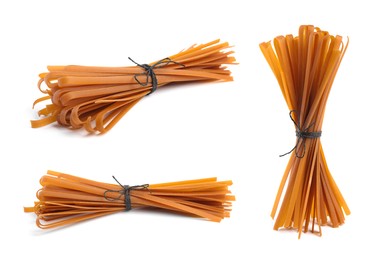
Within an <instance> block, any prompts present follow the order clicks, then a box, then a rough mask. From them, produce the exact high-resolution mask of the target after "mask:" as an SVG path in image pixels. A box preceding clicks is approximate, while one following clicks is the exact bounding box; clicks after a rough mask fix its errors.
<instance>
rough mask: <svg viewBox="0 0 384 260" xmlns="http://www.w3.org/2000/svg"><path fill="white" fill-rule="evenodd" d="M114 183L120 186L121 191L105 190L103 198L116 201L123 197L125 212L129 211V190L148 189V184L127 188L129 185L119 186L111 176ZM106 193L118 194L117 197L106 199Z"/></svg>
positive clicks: (107, 198) (130, 206)
mask: <svg viewBox="0 0 384 260" xmlns="http://www.w3.org/2000/svg"><path fill="white" fill-rule="evenodd" d="M112 177H113V178H114V179H115V181H116V182H117V183H118V184H119V185H120V186H121V188H122V190H106V191H104V198H105V199H106V200H108V201H116V200H119V199H120V198H121V196H123V195H124V203H125V210H127V211H128V210H131V209H132V205H131V190H143V189H148V187H149V184H143V185H135V186H129V185H121V183H120V182H119V181H118V180H117V179H116V178H115V176H112ZM108 193H118V194H119V196H118V197H108Z"/></svg>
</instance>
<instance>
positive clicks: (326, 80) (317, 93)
mask: <svg viewBox="0 0 384 260" xmlns="http://www.w3.org/2000/svg"><path fill="white" fill-rule="evenodd" d="M347 46H348V41H347V43H346V45H344V43H343V41H342V37H341V36H332V35H330V34H329V33H328V32H326V31H322V30H320V29H319V28H315V27H314V26H301V27H300V29H299V36H297V37H293V36H292V35H287V36H285V37H284V36H278V37H276V38H275V39H274V40H273V46H272V43H271V42H264V43H261V44H260V48H261V51H262V52H263V54H264V56H265V58H266V60H267V61H268V63H269V65H270V67H271V69H272V71H273V73H274V74H275V76H276V78H277V80H278V82H279V85H280V89H281V92H282V93H283V96H284V99H285V101H286V103H287V105H288V108H289V110H290V111H295V113H292V116H293V120H295V122H296V123H298V122H301V123H302V124H301V126H300V127H301V129H308V131H310V132H319V131H321V127H322V123H323V118H324V112H325V107H326V102H327V99H328V95H329V92H330V90H331V87H332V83H333V81H334V78H335V75H336V72H337V70H338V68H339V65H340V63H341V60H342V58H343V56H344V53H345V51H346V49H347ZM297 142H298V143H297V146H296V151H295V152H292V154H291V157H290V160H289V162H288V165H287V168H286V170H285V173H284V176H283V179H282V181H281V184H280V187H279V190H278V193H277V196H276V200H275V203H274V205H273V209H272V213H271V216H272V218H275V214H276V211H277V208H278V205H279V202H280V198H281V195H282V193H283V190H284V187H285V188H286V190H285V195H284V199H283V201H282V202H281V205H280V208H279V213H278V215H277V218H276V221H275V225H274V229H275V230H278V229H279V228H293V229H297V230H298V232H299V238H300V235H301V233H302V231H304V232H307V231H308V230H309V228H310V227H309V225H310V223H311V222H312V227H311V231H312V232H314V233H318V234H319V235H321V226H322V225H326V224H328V225H330V226H332V227H338V226H339V225H341V224H343V223H344V220H345V216H344V214H346V215H349V214H350V210H349V208H348V206H347V204H346V202H345V200H344V198H343V196H342V195H341V193H340V191H339V189H338V187H337V185H336V183H335V181H334V179H333V178H332V176H331V173H330V171H329V169H328V166H327V163H326V160H325V156H324V151H323V148H322V145H321V141H320V138H314V139H301V140H300V139H297ZM297 154H299V156H298V157H297ZM300 155H304V157H303V158H299V157H300ZM288 177H289V178H288ZM288 179H289V180H288ZM287 180H288V183H287ZM286 183H287V184H286ZM315 223H316V224H317V226H318V229H319V230H318V231H315Z"/></svg>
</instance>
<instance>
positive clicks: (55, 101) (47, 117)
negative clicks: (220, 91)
mask: <svg viewBox="0 0 384 260" xmlns="http://www.w3.org/2000/svg"><path fill="white" fill-rule="evenodd" d="M229 48H230V46H229V44H228V43H227V42H224V43H220V40H215V41H212V42H209V43H206V44H200V45H193V46H192V47H190V48H188V49H186V50H183V51H181V52H179V53H177V54H175V55H172V56H169V57H167V58H165V59H162V60H159V61H156V62H153V63H151V64H139V63H136V62H135V61H133V60H132V59H130V60H131V61H132V62H134V63H135V64H136V66H129V67H90V66H72V65H71V66H48V70H49V72H45V73H41V74H40V80H39V82H38V87H39V89H40V91H41V92H43V93H44V94H45V96H43V97H41V98H39V99H37V100H36V101H35V102H34V104H33V106H35V105H36V104H37V103H39V102H42V101H44V100H51V102H52V103H51V104H48V105H46V106H45V107H44V108H43V109H41V110H39V111H38V114H39V116H41V117H42V118H40V119H38V120H31V125H32V127H33V128H36V127H41V126H45V125H48V124H51V123H54V122H58V123H59V124H60V125H62V126H66V127H68V128H71V129H78V128H85V129H86V130H87V131H88V132H91V133H93V132H98V133H105V132H107V131H108V130H110V129H111V128H112V127H113V126H114V125H115V124H116V123H117V122H118V121H119V120H120V119H121V118H122V117H123V116H124V115H125V114H126V113H127V112H128V111H129V110H130V109H131V108H132V107H133V106H134V105H135V104H136V103H137V102H139V101H140V99H142V98H143V97H145V96H146V95H148V94H150V93H152V92H153V91H155V90H156V89H157V88H158V87H162V86H165V85H167V84H170V83H177V84H180V83H183V82H203V81H231V80H232V77H231V72H230V71H229V70H228V69H227V68H226V67H225V66H224V65H225V64H234V63H235V58H234V57H232V56H231V54H233V51H231V50H228V49H229ZM43 82H44V83H45V84H46V86H47V88H45V89H43V87H42V86H41V85H42V83H43Z"/></svg>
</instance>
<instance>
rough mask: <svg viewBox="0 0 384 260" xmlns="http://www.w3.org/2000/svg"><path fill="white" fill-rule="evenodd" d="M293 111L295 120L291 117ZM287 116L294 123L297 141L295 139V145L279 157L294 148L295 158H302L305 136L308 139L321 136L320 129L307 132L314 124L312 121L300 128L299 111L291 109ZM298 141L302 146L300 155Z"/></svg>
mask: <svg viewBox="0 0 384 260" xmlns="http://www.w3.org/2000/svg"><path fill="white" fill-rule="evenodd" d="M293 113H296V114H297V116H298V120H297V122H296V121H295V120H294V119H293V117H292V114H293ZM289 117H290V118H291V120H292V122H293V123H294V124H295V127H296V136H297V141H296V145H295V146H294V147H293V148H292V150H290V151H289V152H287V153H285V154H282V155H280V157H283V156H286V155H287V154H290V153H292V152H293V150H295V153H296V157H297V158H303V157H304V155H305V148H306V147H305V139H307V138H308V139H315V138H320V137H321V131H319V132H309V128H311V127H312V126H313V125H314V122H313V123H312V124H310V125H309V126H308V127H307V128H305V129H301V128H302V126H300V115H299V113H297V111H296V110H291V111H290V112H289ZM300 142H301V145H302V146H303V153H302V154H301V155H299V154H298V152H297V150H298V147H299V145H300Z"/></svg>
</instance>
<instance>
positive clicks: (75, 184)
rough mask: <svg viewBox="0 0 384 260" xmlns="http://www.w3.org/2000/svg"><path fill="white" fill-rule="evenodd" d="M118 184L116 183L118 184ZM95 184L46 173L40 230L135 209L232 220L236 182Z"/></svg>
mask: <svg viewBox="0 0 384 260" xmlns="http://www.w3.org/2000/svg"><path fill="white" fill-rule="evenodd" d="M115 180H116V179H115ZM116 182H117V183H118V184H108V183H103V182H96V181H92V180H88V179H84V178H80V177H76V176H73V175H69V174H64V173H59V172H55V171H48V173H47V175H44V176H43V177H42V178H41V179H40V184H41V186H42V188H41V189H40V190H39V191H38V192H37V194H36V196H37V199H38V201H37V202H35V206H34V207H25V208H24V211H25V212H34V213H35V214H36V216H37V219H36V225H37V226H38V227H40V228H42V229H48V228H57V227H61V226H65V225H69V224H74V223H77V222H81V221H84V220H88V219H93V218H97V217H101V216H105V215H109V214H113V213H116V212H120V211H126V210H130V209H131V208H132V209H134V208H143V207H146V208H160V209H164V210H169V211H173V212H178V213H181V214H187V215H191V216H196V217H201V218H205V219H207V220H211V221H214V222H220V221H221V220H222V219H223V218H226V217H229V216H230V211H231V202H232V201H234V200H235V196H233V195H231V194H230V193H231V192H230V191H229V189H228V187H229V186H230V185H232V181H220V182H219V181H217V180H216V178H206V179H197V180H188V181H179V182H169V183H161V184H151V185H148V184H145V185H137V186H126V185H121V184H120V183H119V182H118V181H117V180H116Z"/></svg>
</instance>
